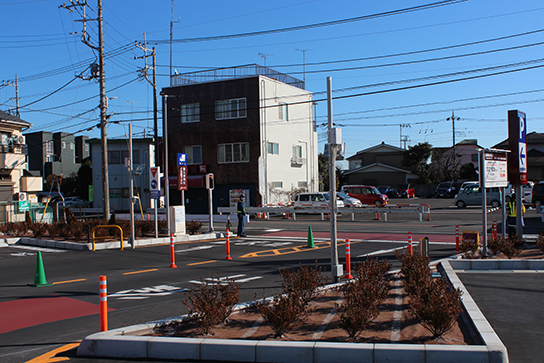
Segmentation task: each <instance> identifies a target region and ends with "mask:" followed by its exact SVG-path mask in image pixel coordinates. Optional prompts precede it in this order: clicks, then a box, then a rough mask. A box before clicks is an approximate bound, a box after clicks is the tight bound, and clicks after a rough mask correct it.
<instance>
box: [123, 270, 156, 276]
mask: <svg viewBox="0 0 544 363" xmlns="http://www.w3.org/2000/svg"><path fill="white" fill-rule="evenodd" d="M152 271H158V269H157V268H153V269H150V270H140V271H132V272H123V275H134V274H142V273H145V272H152Z"/></svg>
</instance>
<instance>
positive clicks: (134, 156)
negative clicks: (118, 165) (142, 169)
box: [121, 150, 140, 165]
mask: <svg viewBox="0 0 544 363" xmlns="http://www.w3.org/2000/svg"><path fill="white" fill-rule="evenodd" d="M126 158H128V150H123V151H121V161H122V162H123V164H124V163H125V159H126ZM139 163H140V153H139V152H138V150H132V165H136V164H139Z"/></svg>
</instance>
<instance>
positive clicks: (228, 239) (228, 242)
mask: <svg viewBox="0 0 544 363" xmlns="http://www.w3.org/2000/svg"><path fill="white" fill-rule="evenodd" d="M225 260H232V257H230V237H229V230H228V229H227V257H225Z"/></svg>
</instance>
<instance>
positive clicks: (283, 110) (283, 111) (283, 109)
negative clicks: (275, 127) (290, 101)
mask: <svg viewBox="0 0 544 363" xmlns="http://www.w3.org/2000/svg"><path fill="white" fill-rule="evenodd" d="M278 118H279V119H280V120H283V121H288V120H289V118H288V114H287V103H280V105H279V106H278Z"/></svg>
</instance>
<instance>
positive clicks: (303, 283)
mask: <svg viewBox="0 0 544 363" xmlns="http://www.w3.org/2000/svg"><path fill="white" fill-rule="evenodd" d="M280 275H281V278H282V280H283V282H282V287H283V292H284V293H286V294H297V295H298V297H299V298H300V299H301V302H302V304H303V305H308V303H309V302H310V301H311V300H313V299H315V298H316V297H317V296H318V295H319V293H320V292H319V290H318V288H320V287H321V286H323V285H325V284H326V282H327V279H326V278H325V277H324V276H323V273H322V272H321V269H320V268H319V267H318V266H317V264H316V265H315V267H314V268H310V267H308V266H302V264H300V268H299V269H298V271H293V270H290V269H287V268H286V269H282V270H280Z"/></svg>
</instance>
